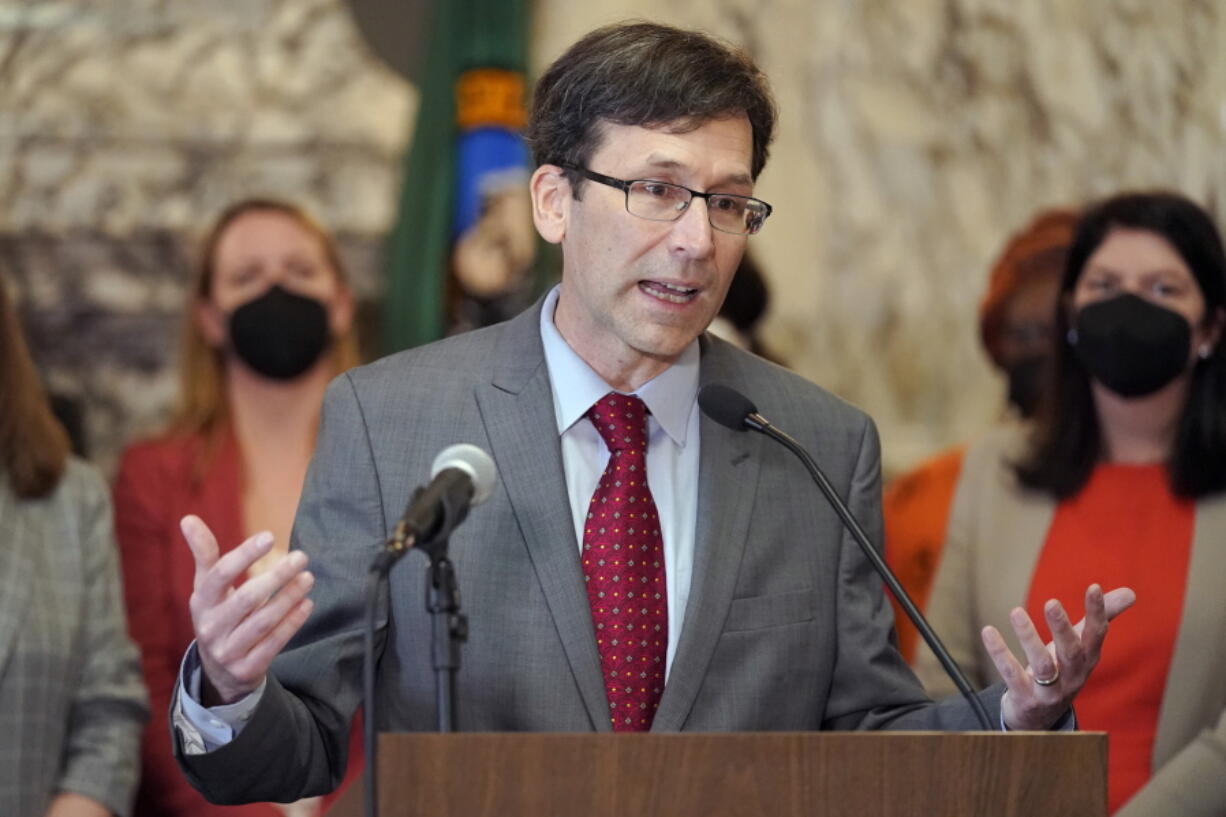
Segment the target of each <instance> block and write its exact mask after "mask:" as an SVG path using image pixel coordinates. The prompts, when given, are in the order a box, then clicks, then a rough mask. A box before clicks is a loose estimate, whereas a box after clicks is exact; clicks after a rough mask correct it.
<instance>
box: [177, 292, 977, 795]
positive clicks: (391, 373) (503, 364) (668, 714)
mask: <svg viewBox="0 0 1226 817" xmlns="http://www.w3.org/2000/svg"><path fill="white" fill-rule="evenodd" d="M539 314H540V306H539V304H538V306H537V307H536V308H535V309H532V310H529V311H528V312H526V313H524V314H523V315H520V316H519V317H517V318H515V319H513V320H512V321H509V322H508V323H505V324H501V325H499V326H495V327H491V328H489V329H485V330H481V331H477V332H473V333H469V334H466V335H461V336H458V337H455V338H451V339H448V340H446V341H443V342H441V343H438V344H434V345H432V346H428V347H425V348H423V349H419V350H413V351H409V352H405V353H401V354H398V355H395V356H392V357H390V358H387V359H384V360H382V361H380V362H378V363H375V364H373V365H371V366H367V367H364V368H361V369H358V370H355V371H353V372H351V373H349V374H348V375H345V376H342V377H341V378H340V379H338V380H337V381H336V382H335V383H333V385H332V386H331V388H330V389H329V393H328V397H327V399H326V401H325V405H324V420H323V426H322V429H321V432H320V438H319V447H318V449H317V451H316V456H315V460H314V462H313V463H312V466H311V469H310V472H309V475H308V477H307V483H306V487H305V489H304V492H303V497H302V504H301V506H300V508H299V513H298V518H297V520H296V523H295V528H294V538H295V542H296V544H297V545H298V546H300V547H302V548H303V549H305V550H307V551H308V552H309V554H310V556H311V562H312V570H313V571H314V572H315V574H316V575H317V577H318V582H317V584H316V591H315V599H316V605H317V606H316V610H315V613H314V614H313V615H312V618H311V620H310V621H309V622H308V624H307V625H306V627H305V628H304V632H303V633H302V634H301V636H300V637H299V638H297V639H296V640H295V642H294V643H293V644H292V645H291V647H290V648H289V649H288V650H287V651H286V652H285V653H284V654H283V655H282V656H281V657H280V658H279V659H278V660H277V662H276V663H275V665H274V668H273V669H274V675H275V677H271V678H270V681H269V685H268V687H267V691H266V694H265V695H264V697H263V698H262V699H261V702H260V705H259V706H258V708H257V709H256V711H255V713H254V714H253V716H252V720H251V721H250V723H248V725H247V726H246V727H245V729H244V730H243V731H242V732H241V733H240V735H239V736H238V738H237V739H236V740H234V741H233V742H232V743H230V744H228V745H226V746H224V747H222V748H220V749H218V750H216V751H214V752H211V753H208V754H205V755H197V756H191V757H184V756H182V754H180V762H181V763H182V765H183V767H184V769H185V770H186V772H187V773H188V775H189V777H190V778H191V779H192V781H193V783H194V784H196V785H197V786H198V787H200V788H201V790H202V791H204V792H205V793H206V795H207V796H209V797H210V798H213V799H216V800H218V801H221V802H232V801H238V800H243V799H257V800H258V799H270V800H271V799H292V798H295V797H300V796H303V795H306V794H309V793H313V792H318V791H322V790H326V789H327V788H329V787H330V786H332V785H334V784H335V783H336V781H337V780H339V778H340V775H341V773H342V772H343V770H344V752H345V743H346V734H347V733H346V728H347V725H348V722H349V718H350V716H351V715H352V713H353V711H354V709H355V708H356V707H357V706H358V703H359V700H358V699H359V694H360V668H361V627H362V605H363V587H364V582H365V579H366V571H367V566H368V564H369V562H370V560H371V558H372V556H373V555H374V553H375V552H376V548H377V547H378V546H379V545H380V543H381V542H382V541H384V540H385V539H386V538H387V536H388V534H389V532H390V530H391V528H392V527H393V526H394V525H395V523H396V521H397V518H398V517H399V515H400V513H401V511H402V510H403V508H404V505H405V501H406V498H407V497H408V496H409V494H410V492H411V491H412V490H413V488H414V486H417V485H420V484H423V483H424V482H426V481H427V479H428V478H429V471H428V469H429V467H430V463H431V460H432V459H433V457H434V455H435V454H436V453H437V452H438V451H439V450H440V449H441V448H443V447H444V446H447V445H449V444H452V443H457V442H471V443H475V444H476V445H479V446H481V447H482V448H485V449H487V450H488V451H490V452H491V453H492V454H493V457H494V459H495V461H496V463H497V465H498V471H499V477H500V483H499V486H498V488H497V490H496V492H495V494H494V496H493V497H492V498H491V499H490V500H489V501H488V502H487V503H486V504H485V505H482V506H480V507H477V508H474V509H473V511H472V513H471V514H470V516H469V518H468V520H467V521H466V522H465V523H464V525H463V527H461V528H460V529H459V530H458V531H457V532H456V534H455V535H454V536H453V538H452V540H451V556H452V559H453V561H454V562H455V564H456V570H457V573H458V576H459V582H460V588H461V591H462V594H463V603H464V608H465V611H466V612H467V614H468V615H469V617H470V623H471V636H470V639H469V641H468V644H467V645H466V647H465V649H464V653H463V667H462V668H461V671H460V679H459V691H458V700H459V726H460V728H461V729H463V730H482V731H504V730H505V731H514V730H537V731H555V732H573V731H593V730H595V731H602V732H603V731H608V730H609V729H610V727H609V718H608V702H607V701H606V698H605V692H604V684H603V680H602V676H601V670H600V660H599V656H598V654H597V650H596V642H595V636H594V630H593V626H592V619H591V614H590V612H589V609H588V602H587V596H586V592H585V590H584V585H583V578H582V571H581V569H580V564H579V546H578V543H577V542H576V541H575V532H574V531H575V529H574V523H573V521H572V519H571V516H570V510H569V504H568V502H567V495H566V487H565V483H564V479H563V471H562V458H561V448H560V442H559V439H558V433H557V427H556V425H555V421H554V414H553V398H552V393H551V390H550V381H549V375H548V371H547V367H546V365H545V361H544V355H543V351H542V348H541V341H540V335H539V329H538V322H539ZM701 346H702V349H701V351H702V362H701V381H702V382H703V383H710V382H722V383H726V384H728V385H731V386H733V387H735V388H738V389H740V390H742V391H743V392H745V393H746V394H748V395H752V396H753V399H755V400H756V401H757V403H758V405H759V407H760V408H761V410H762V411H763V413H765V414H766V415H767V416H769V417H771V418H773V419H775V420H776V421H777V422H778V423H779V424H780V425H781V426H783V427H785V428H787V429H789V430H790V431H791V432H792V433H793V434H795V435H796V436H797V437H798V438H799V439H800V441H801V442H802V443H803V444H804V445H806V446H807V447H808V448H809V450H810V451H811V452H812V453H813V455H814V456H815V457H816V458H817V459H818V460H819V461H820V462H822V463H823V464H824V465H825V467H826V469H827V471H828V474H829V477H830V479H831V481H832V482H833V483H834V485H835V486H836V487H837V489H838V490H839V491H840V492H842V494H843V496H844V497H845V498H846V499H847V500H848V501H849V503H850V505H851V507H852V509H853V510H854V512H855V513H856V514H858V516H859V517H860V518H861V519H862V520H863V521H864V524H865V525H866V527H867V528H868V530H869V531H870V533H871V535H872V536H873V537H874V538H877V539H879V534H880V525H881V523H880V477H879V451H878V441H877V434H876V430H875V428H874V427H873V425H872V422H871V421H870V420H869V419H868V417H867V416H865V415H864V414H862V413H861V412H859V411H857V410H856V409H854V408H851V407H850V406H848V405H847V404H845V403H843V402H841V401H840V400H838V399H837V398H835V397H833V396H831V395H830V394H828V393H826V392H824V391H822V390H821V389H819V388H817V387H816V386H814V385H812V384H810V383H808V382H806V381H804V380H802V379H801V378H799V377H797V376H795V375H793V374H790V373H788V372H786V371H784V370H782V369H780V368H778V367H775V366H773V365H771V364H768V363H766V362H764V361H762V360H761V359H759V358H756V357H753V356H752V355H749V354H746V353H744V352H741V351H739V350H737V349H735V348H734V347H732V346H730V345H729V344H726V343H724V342H722V341H720V340H718V339H715V338H712V337H709V336H704V337H703V338H702V341H701ZM700 433H701V435H702V438H701V463H700V485H699V507H698V525H697V531H696V542H695V559H694V575H693V584H692V587H691V595H690V600H689V605H688V607H687V610H686V616H685V622H684V625H683V629H682V633H681V636H680V641H679V643H678V647H677V653H676V656H675V659H674V663H673V665H672V668H671V672H670V675H669V678H668V682H667V685H666V687H665V690H664V695H663V699H662V700H661V703H660V708H659V711H658V713H657V715H656V718H655V722H654V726H653V729H654V730H655V731H677V730H692V731H732V730H805V729H871V728H881V727H887V726H888V727H895V728H907V729H942V728H959V729H961V728H974V726H973V724H974V721H973V720H972V718H971V716H970V714H969V708H967V707H965V706H964V704H963V703H962V702H961V701H949V702H946V703H943V704H940V705H933V704H932V703H931V702H930V701H929V700H928V699H927V698H926V697H925V695H924V693H923V692H922V690H921V688H920V686H919V685H918V683H917V682H916V680H915V678H914V676H912V674H911V673H910V671H909V670H908V669H907V667H906V666H905V664H904V663H903V661H902V660H901V659H900V657H899V656H898V653H897V652H896V650H895V649H894V647H893V646H892V644H891V640H890V637H889V634H890V628H891V624H892V619H891V612H890V607H889V605H888V604H887V603H886V601H885V598H884V596H883V591H882V585H881V582H880V581H879V580H878V579H877V578H876V577H875V575H874V574H873V573H872V571H871V568H870V567H869V565H868V562H867V560H865V559H864V558H863V557H862V555H861V554H860V553H859V551H858V550H857V548H856V545H855V544H854V543H853V542H852V541H851V539H850V538H849V537H847V536H846V535H845V534H844V532H843V529H842V527H841V525H840V523H839V520H838V518H837V517H836V516H835V514H834V513H833V512H832V511H831V510H830V509H829V508H828V507H827V505H826V503H825V502H824V501H823V500H822V499H821V498H820V496H819V495H818V494H817V490H816V488H815V487H814V486H813V485H812V483H811V482H810V481H809V478H808V476H807V475H806V473H805V471H804V470H803V468H802V466H801V465H800V464H799V463H798V462H797V461H795V460H794V459H793V458H792V456H791V455H789V454H788V453H787V452H786V451H782V450H779V449H777V448H775V447H774V446H773V444H772V443H770V441H768V440H765V439H763V438H760V437H758V436H751V435H750V434H746V433H737V432H733V431H730V430H727V429H725V428H723V427H721V426H718V425H716V424H715V423H713V422H711V421H709V420H707V419H706V418H703V420H702V425H701V432H700ZM423 566H424V559H423V558H421V557H420V554H414V555H410V556H409V557H407V558H405V559H404V560H402V561H401V562H400V563H399V564H398V565H397V566H396V568H395V569H394V570H393V571H392V574H391V582H390V585H391V589H390V593H389V595H388V596H387V597H386V604H385V606H384V608H383V610H382V613H381V616H380V619H381V621H382V627H381V629H380V631H379V648H380V651H381V657H380V661H379V672H378V682H377V686H378V690H377V695H378V707H379V712H378V714H379V726H380V728H381V729H386V730H429V729H431V728H433V726H434V678H433V673H432V672H431V669H430V668H431V666H432V665H431V660H430V652H429V650H430V633H429V629H428V621H427V615H426V613H425V601H424V577H423V574H424V571H423ZM985 700H987V701H988V702H989V708H990V710H991V711H994V712H996V713H999V693H996V694H990V695H985Z"/></svg>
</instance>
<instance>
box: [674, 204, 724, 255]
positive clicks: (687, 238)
mask: <svg viewBox="0 0 1226 817" xmlns="http://www.w3.org/2000/svg"><path fill="white" fill-rule="evenodd" d="M671 238H672V241H673V245H674V247H675V248H676V249H677V250H679V251H683V252H685V253H686V254H687V255H689V256H691V257H693V258H705V257H707V256H708V255H710V254H711V252H712V250H714V249H715V235H714V228H713V227H712V226H711V219H710V212H709V211H708V210H707V202H706V201H705V200H703V199H699V198H695V199H694V200H693V201H691V202H690V206H689V207H687V208H686V210H685V212H684V213H682V214H681V218H679V219H677V220H676V221H675V222H674V223H673V230H672V235H671Z"/></svg>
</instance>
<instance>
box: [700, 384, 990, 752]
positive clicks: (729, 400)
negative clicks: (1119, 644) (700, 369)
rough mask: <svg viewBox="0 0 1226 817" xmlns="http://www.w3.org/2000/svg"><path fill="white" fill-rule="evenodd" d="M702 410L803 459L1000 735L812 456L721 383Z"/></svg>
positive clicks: (705, 390) (703, 400)
mask: <svg viewBox="0 0 1226 817" xmlns="http://www.w3.org/2000/svg"><path fill="white" fill-rule="evenodd" d="M698 406H699V408H701V409H702V412H703V414H705V415H707V416H708V417H710V418H711V419H712V420H714V421H715V422H717V423H719V424H720V425H722V426H724V427H726V428H730V429H732V430H733V431H745V430H746V429H751V430H753V431H757V432H758V433H760V434H765V435H766V436H767V437H770V438H771V439H772V440H775V441H776V442H778V443H781V444H782V445H783V446H784V447H785V448H787V449H788V450H789V451H791V452H792V453H793V454H795V455H796V456H797V457H798V458H799V459H800V461H801V462H802V463H803V464H804V466H805V469H806V470H808V472H809V475H810V476H811V477H813V481H814V482H816V483H817V487H818V488H820V489H821V492H822V494H823V495H824V496H825V497H826V501H827V502H829V503H830V506H831V507H832V508H834V512H835V513H836V514H838V516H839V519H841V520H842V521H843V525H844V527H846V528H847V530H848V532H849V533H850V534H851V537H852V538H853V539H855V540H856V544H857V545H859V546H860V550H862V551H863V552H864V556H865V557H866V558H867V559H868V560H869V562H870V563H871V564H872V565H873V568H874V569H875V570H876V571H877V573H878V574H879V575H880V576H881V579H882V581H884V582H885V584H886V587H888V588H890V592H891V593H893V594H894V598H896V599H897V600H898V603H899V605H900V606H901V607H902V609H903V611H904V612H905V613H906V614H907V618H909V619H911V623H912V624H914V625H915V629H917V630H919V633H920V635H921V636H923V638H924V641H925V642H927V644H928V646H929V647H930V648H932V651H933V653H935V654H936V657H937V660H938V661H940V662H941V666H942V667H944V668H945V672H946V674H947V675H949V677H950V678H951V679H952V680H953V682H954V685H955V686H956V687H957V688H958V691H959V692H961V693H962V697H964V698H966V700H967V703H969V704H970V707H971V709H972V710H974V712H975V716H976V717H977V718H978V719H979V725H980V726H982V727H983V729H984V731H986V732H994V731H997V728H998V727H995V726H992V724H991V721H990V719H989V718H988V711H987V710H986V709H985V708H984V706H983V701H980V700H979V698H978V697H977V696H976V695H975V693H974V691H973V690H972V689H971V684H970V682H969V681H967V680H966V676H965V675H964V674H963V673H962V670H961V669H959V667H958V665H957V663H955V662H954V659H953V656H951V655H950V654H949V651H948V650H947V649H945V645H944V644H942V643H941V639H940V638H938V637H937V634H936V633H935V632H934V631H933V629H932V627H931V625H929V624H928V620H927V619H926V618H924V614H923V613H921V612H920V611H919V608H918V607H916V606H915V602H913V601H912V600H911V597H910V596H909V595H907V591H906V590H904V589H903V586H902V585H901V584H900V583H899V581H898V578H897V577H896V576H895V575H894V571H892V570H890V566H889V565H887V564H886V563H885V560H884V559H882V558H881V554H879V553H878V552H877V550H876V548H874V547H873V546H872V544H871V543H870V542H869V541H868V536H867V535H866V534H865V533H864V528H862V527H860V523H859V522H857V521H856V518H855V517H854V516H852V514H851V510H850V509H848V507H847V503H845V502H844V501H843V499H842V498H841V497H840V496H839V495H838V492H836V491H835V490H834V486H832V485H831V484H830V480H828V479H827V478H826V475H825V474H824V473H822V469H821V468H819V467H818V466H817V463H816V462H814V461H813V458H812V457H810V456H809V452H807V451H805V449H804V447H803V446H802V445H801V444H800V443H798V442H797V441H796V440H794V439H793V438H792V437H791V436H789V435H788V434H786V433H784V432H783V431H781V430H779V429H778V428H776V427H775V426H773V425H771V422H770V421H769V420H767V419H766V418H765V417H763V416H762V415H761V414H759V413H758V407H757V406H755V405H754V404H753V401H751V400H750V399H749V398H748V397H746V396H745V395H743V394H741V393H740V392H739V391H737V390H736V389H733V388H730V387H728V386H724V385H722V384H719V383H710V384H708V385H706V386H703V387H702V389H701V390H700V391H699V392H698Z"/></svg>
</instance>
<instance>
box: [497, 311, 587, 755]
mask: <svg viewBox="0 0 1226 817" xmlns="http://www.w3.org/2000/svg"><path fill="white" fill-rule="evenodd" d="M539 321H540V304H539V303H538V305H537V308H536V309H532V310H529V311H528V312H526V313H524V314H523V315H520V316H519V317H517V318H515V319H514V320H512V321H511V322H509V323H508V324H507V325H506V331H505V334H504V336H503V339H502V340H503V344H502V347H501V349H500V350H499V351H498V352H497V354H498V355H499V357H500V359H499V361H498V363H497V364H496V366H495V374H494V377H493V380H492V382H491V383H489V384H485V385H481V386H479V387H478V388H477V390H476V399H477V405H478V407H479V409H480V411H481V418H482V422H483V423H484V424H485V430H486V433H487V434H488V435H489V440H490V446H491V448H492V449H493V451H492V454H493V456H494V460H495V462H496V463H497V465H498V473H499V475H500V478H501V480H502V482H503V484H504V485H505V486H506V490H507V495H508V497H509V498H510V501H511V508H512V511H513V513H514V515H515V519H516V520H517V521H518V522H519V525H520V529H521V530H522V531H523V534H524V540H525V542H526V545H527V548H528V555H529V558H530V559H531V560H532V565H533V568H534V569H535V571H536V575H537V578H538V579H539V581H540V583H541V589H542V591H543V592H544V594H545V600H546V603H547V604H548V605H549V612H550V615H551V616H552V617H553V621H554V625H555V626H556V627H557V631H558V635H559V637H560V638H561V640H562V647H563V649H564V650H565V652H566V657H567V661H568V662H569V664H570V670H571V672H572V673H573V674H574V677H575V683H576V684H577V685H578V687H579V692H580V695H581V696H582V698H583V702H584V705H585V706H586V707H587V711H588V715H589V717H590V718H591V719H592V724H593V727H594V728H595V729H596V730H597V731H604V732H607V731H611V728H610V726H609V712H608V709H609V704H608V698H607V697H606V695H605V691H604V677H603V675H602V674H601V670H600V655H599V653H598V652H597V650H596V635H595V629H594V627H593V625H592V614H591V610H590V608H589V606H588V601H587V591H586V590H585V588H584V585H583V571H582V568H581V566H580V564H579V544H578V542H576V541H575V525H574V520H572V519H571V515H570V501H569V499H568V498H567V493H566V483H565V476H564V472H563V469H562V448H561V443H560V441H559V439H558V433H557V426H556V425H555V423H554V421H553V417H554V407H553V392H552V390H551V388H550V384H549V370H548V367H547V366H546V365H545V357H544V351H543V349H542V347H541V339H540V331H539Z"/></svg>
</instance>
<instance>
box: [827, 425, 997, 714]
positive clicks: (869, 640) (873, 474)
mask: <svg viewBox="0 0 1226 817" xmlns="http://www.w3.org/2000/svg"><path fill="white" fill-rule="evenodd" d="M835 487H836V489H838V488H839V487H840V486H838V485H837V484H836V486H835ZM846 496H847V497H848V506H849V508H850V509H851V512H852V514H853V515H855V517H856V518H857V519H858V520H859V521H860V523H861V525H863V526H864V530H865V533H866V534H867V536H868V539H869V541H870V542H871V543H873V544H874V546H875V547H877V549H878V550H879V551H880V549H881V541H882V520H881V444H880V442H879V440H878V436H877V429H876V426H875V425H874V424H873V422H872V420H870V419H868V418H867V417H865V418H864V429H863V435H862V438H861V442H860V450H859V455H858V457H857V459H856V465H855V468H854V471H853V473H852V475H851V479H850V483H849V485H848V486H847V488H846ZM839 593H840V597H839V604H838V634H839V635H838V645H839V647H838V658H837V666H836V668H835V673H834V681H833V684H832V687H831V690H830V698H829V703H828V705H827V716H826V720H825V722H824V723H823V728H826V729H917V730H964V729H977V728H978V726H977V721H976V720H975V717H974V714H973V712H972V710H971V708H970V706H969V705H968V704H967V703H966V702H965V701H964V700H962V698H961V697H957V696H955V697H952V698H946V699H944V700H942V701H941V702H939V703H937V704H933V703H932V702H931V701H930V700H929V699H928V698H927V696H926V695H925V694H924V692H923V689H922V688H921V687H920V685H919V683H918V681H917V680H916V678H915V676H914V674H913V673H912V672H911V670H910V668H909V667H908V666H907V665H906V663H905V662H904V661H903V659H902V656H901V655H899V653H898V650H897V648H896V647H895V645H894V641H893V639H892V638H889V637H888V634H889V631H890V629H891V627H892V626H893V614H892V610H891V608H890V605H889V603H888V602H887V600H886V596H885V593H886V590H885V586H884V583H883V582H882V581H881V579H880V577H878V576H877V574H876V572H875V571H874V570H873V567H872V564H871V562H869V560H868V558H867V557H866V556H864V554H863V552H862V551H861V550H860V547H859V545H857V544H856V542H855V540H854V539H853V538H852V536H851V534H850V533H845V534H844V536H843V541H842V543H841V555H840V559H839ZM1001 694H1002V687H1001V686H995V687H990V688H988V689H987V690H984V691H983V692H982V693H980V698H981V700H982V701H983V703H984V706H985V707H986V708H987V710H988V714H989V717H990V718H991V719H992V722H993V723H998V722H999V720H1000V697H1001Z"/></svg>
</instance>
